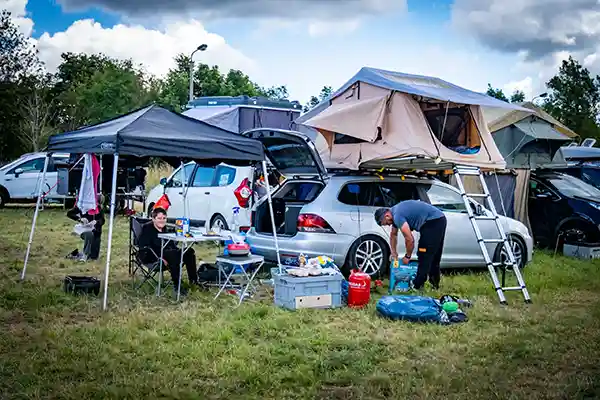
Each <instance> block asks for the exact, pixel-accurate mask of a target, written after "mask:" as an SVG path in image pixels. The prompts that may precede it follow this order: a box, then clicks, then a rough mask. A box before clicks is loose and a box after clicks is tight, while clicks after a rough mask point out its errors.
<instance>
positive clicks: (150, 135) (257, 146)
mask: <svg viewBox="0 0 600 400" xmlns="http://www.w3.org/2000/svg"><path fill="white" fill-rule="evenodd" d="M53 152H61V153H94V154H98V155H108V154H112V155H113V156H114V161H113V173H112V188H111V203H110V222H109V231H108V246H107V254H106V269H105V273H104V297H103V308H104V309H106V307H107V295H108V276H109V267H110V256H111V246H112V232H113V226H114V211H115V197H116V192H115V190H116V181H117V170H118V164H119V157H120V156H133V157H140V158H146V157H160V158H163V159H165V160H167V161H169V162H170V163H171V164H173V165H175V164H176V163H175V160H179V161H180V162H181V163H182V162H183V161H182V160H184V159H185V160H194V161H196V162H199V163H201V164H206V163H210V164H220V163H227V164H233V165H252V164H256V163H257V162H259V161H262V165H263V170H264V173H265V174H266V161H265V151H264V147H263V145H262V143H261V142H260V141H258V140H255V139H251V138H247V137H242V136H240V135H237V134H234V133H231V132H228V131H226V130H223V129H221V128H218V127H215V126H212V125H210V124H207V123H204V122H202V121H197V120H195V119H193V118H189V117H186V116H184V115H180V114H177V113H174V112H171V111H169V110H166V109H164V108H161V107H158V106H156V105H151V106H148V107H145V108H142V109H139V110H136V111H133V112H130V113H128V114H125V115H122V116H120V117H117V118H113V119H111V120H108V121H105V122H102V123H99V124H96V125H92V126H88V127H84V128H81V129H78V130H76V131H73V132H68V133H63V134H57V135H53V136H51V137H50V139H49V141H48V147H47V156H46V161H45V164H44V169H43V172H42V181H43V180H44V179H45V174H46V171H47V168H48V160H49V158H50V155H51V153H53ZM184 182H185V181H184ZM38 186H39V192H38V199H37V203H36V209H35V213H34V215H33V222H32V225H31V233H30V236H29V242H28V247H27V252H26V254H25V262H24V265H23V270H22V273H21V279H24V278H25V272H26V268H27V261H28V259H29V254H30V250H31V243H32V241H33V236H34V231H35V224H36V221H37V216H38V213H39V208H40V203H41V198H42V191H43V186H42V185H38ZM185 186H186V184H185V183H184V184H183V188H182V189H183V190H182V192H183V196H184V199H185V196H186V194H185V193H186V192H187V191H186V188H185ZM267 198H268V202H269V207H270V211H271V215H273V208H272V201H271V192H270V190H269V188H268V186H267ZM184 204H185V201H184ZM184 209H185V206H184ZM184 216H185V211H184ZM274 239H275V247H276V249H277V250H276V251H277V253H279V250H278V249H279V247H278V246H279V245H278V240H277V236H276V235H275V236H274ZM278 257H279V255H278ZM278 264H279V265H281V263H278Z"/></svg>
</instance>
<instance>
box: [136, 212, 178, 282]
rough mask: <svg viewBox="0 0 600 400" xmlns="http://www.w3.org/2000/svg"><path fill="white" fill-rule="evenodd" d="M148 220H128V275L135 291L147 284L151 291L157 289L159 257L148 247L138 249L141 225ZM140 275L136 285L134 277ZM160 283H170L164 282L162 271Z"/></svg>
mask: <svg viewBox="0 0 600 400" xmlns="http://www.w3.org/2000/svg"><path fill="white" fill-rule="evenodd" d="M149 221H150V220H149V219H143V218H136V217H131V218H129V275H130V276H131V277H132V280H133V287H134V288H135V289H136V290H139V289H141V288H142V287H143V286H144V285H146V284H148V285H150V286H151V287H152V288H153V289H157V288H158V282H159V281H158V279H157V278H158V274H159V272H160V257H159V256H158V255H157V254H156V253H155V252H154V250H152V249H151V248H149V247H140V246H139V238H140V235H141V234H142V225H143V224H144V223H147V222H149ZM148 259H152V260H154V261H152V262H150V263H148V262H144V261H143V260H148ZM138 274H141V279H140V282H139V283H138V284H136V281H135V280H136V279H135V278H136V275H138ZM162 282H163V283H165V286H169V285H170V284H171V283H172V282H171V281H165V279H164V270H163V279H162Z"/></svg>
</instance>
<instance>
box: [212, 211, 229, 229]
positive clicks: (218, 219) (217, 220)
mask: <svg viewBox="0 0 600 400" xmlns="http://www.w3.org/2000/svg"><path fill="white" fill-rule="evenodd" d="M210 230H211V231H214V232H218V231H228V230H229V226H228V225H227V221H225V218H223V216H222V215H221V214H217V215H215V216H214V217H213V218H212V220H211V221H210Z"/></svg>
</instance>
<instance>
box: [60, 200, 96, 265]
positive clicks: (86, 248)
mask: <svg viewBox="0 0 600 400" xmlns="http://www.w3.org/2000/svg"><path fill="white" fill-rule="evenodd" d="M98 202H99V207H98V212H97V213H96V214H90V212H87V213H85V214H84V213H82V212H81V210H80V209H79V208H78V207H77V205H75V207H73V208H72V209H70V210H69V211H67V217H69V218H70V219H72V220H73V221H77V222H80V223H82V224H87V223H89V222H92V221H95V223H94V229H93V230H92V231H91V232H90V231H88V232H84V233H82V234H81V238H82V239H83V253H79V250H75V251H73V252H72V253H71V254H70V255H69V258H75V259H77V260H79V261H87V260H97V259H98V256H99V255H100V243H101V238H102V225H104V222H105V219H104V212H103V211H102V204H103V198H102V196H99V197H98Z"/></svg>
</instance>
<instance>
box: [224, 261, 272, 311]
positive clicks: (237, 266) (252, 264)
mask: <svg viewBox="0 0 600 400" xmlns="http://www.w3.org/2000/svg"><path fill="white" fill-rule="evenodd" d="M264 263H265V259H264V257H262V256H257V255H254V254H250V255H248V256H246V257H232V256H226V255H221V256H217V259H216V264H217V266H218V268H219V273H220V274H221V273H222V272H221V271H224V272H223V275H225V276H226V278H225V281H224V282H223V283H222V284H221V285H220V286H221V287H220V288H219V291H218V292H217V295H216V296H215V298H214V300H216V299H217V297H219V296H220V295H221V293H222V292H223V291H224V290H225V289H226V288H227V287H229V288H234V287H236V286H234V285H232V284H231V283H230V282H231V278H232V277H233V276H234V275H237V276H239V277H240V278H241V279H242V281H243V283H241V284H240V285H237V289H238V290H239V296H240V299H239V301H238V304H237V305H238V306H239V305H240V304H242V301H244V298H245V297H246V295H247V294H249V293H250V291H255V290H257V287H256V285H255V283H254V278H255V277H256V274H257V273H258V271H260V269H261V267H262V266H263V264H264ZM228 285H229V286H228Z"/></svg>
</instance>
